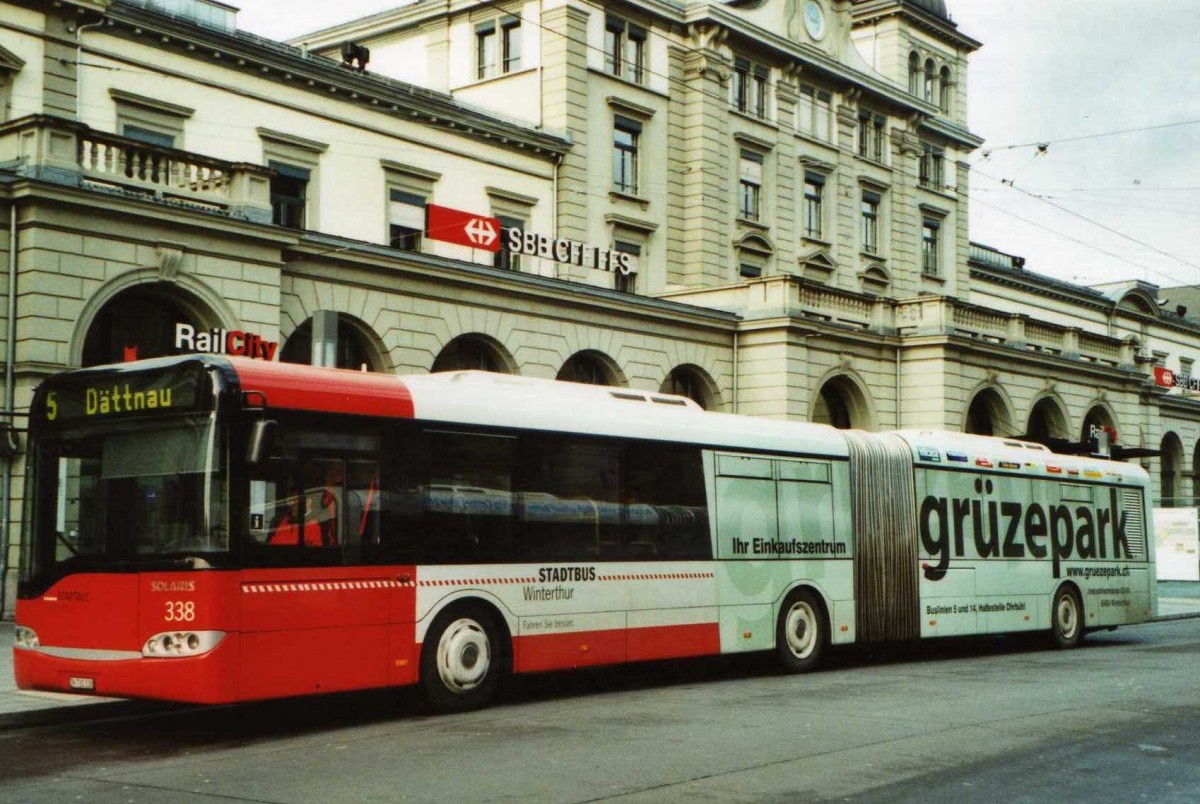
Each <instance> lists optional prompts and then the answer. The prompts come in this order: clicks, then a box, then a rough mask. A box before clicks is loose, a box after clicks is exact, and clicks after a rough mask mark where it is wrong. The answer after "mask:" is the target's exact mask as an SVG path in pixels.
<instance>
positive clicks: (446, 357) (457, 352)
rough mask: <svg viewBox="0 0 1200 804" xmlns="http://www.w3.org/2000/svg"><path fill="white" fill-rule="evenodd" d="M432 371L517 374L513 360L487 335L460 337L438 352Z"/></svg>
mask: <svg viewBox="0 0 1200 804" xmlns="http://www.w3.org/2000/svg"><path fill="white" fill-rule="evenodd" d="M430 371H432V372H434V373H437V372H441V371H492V372H496V373H498V374H515V373H516V370H515V369H514V368H513V361H512V358H510V357H509V356H508V354H507V353H506V352H505V351H504V347H502V346H501V345H500V344H499V343H497V342H496V341H494V340H492V339H491V338H488V337H487V336H485V335H478V334H469V335H459V336H458V337H457V338H454V339H453V340H451V341H450V343H448V344H446V345H445V347H443V348H442V351H440V352H438V356H437V358H436V359H435V360H434V361H433V368H432V369H430Z"/></svg>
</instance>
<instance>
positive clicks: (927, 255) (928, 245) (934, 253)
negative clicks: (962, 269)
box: [921, 218, 942, 276]
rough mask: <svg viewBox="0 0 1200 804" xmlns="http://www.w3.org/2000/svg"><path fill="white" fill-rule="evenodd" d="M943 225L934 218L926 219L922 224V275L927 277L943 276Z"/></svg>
mask: <svg viewBox="0 0 1200 804" xmlns="http://www.w3.org/2000/svg"><path fill="white" fill-rule="evenodd" d="M941 225H942V224H941V221H939V220H936V219H934V218H925V219H924V220H923V221H922V224H921V273H923V274H925V275H926V276H940V275H941V270H942V266H941V257H940V251H941V248H940V236H941V235H940V232H941Z"/></svg>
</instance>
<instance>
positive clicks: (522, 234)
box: [425, 204, 637, 275]
mask: <svg viewBox="0 0 1200 804" xmlns="http://www.w3.org/2000/svg"><path fill="white" fill-rule="evenodd" d="M425 236H426V237H428V238H431V239H433V240H441V241H444V242H446V243H456V244H458V245H460V246H467V247H469V248H479V249H483V250H484V251H501V250H504V251H508V252H510V253H512V254H524V255H526V256H529V257H540V258H542V259H546V260H554V261H555V262H567V263H571V264H572V265H580V266H582V267H584V268H596V269H598V270H601V271H609V272H612V273H619V274H625V275H628V274H635V273H637V255H636V254H630V253H628V252H625V251H617V250H616V249H608V248H600V247H599V246H593V245H589V244H587V243H580V242H577V241H575V240H567V239H565V238H554V237H549V236H548V235H544V234H537V233H536V232H526V231H524V230H523V229H517V228H515V227H507V228H506V227H504V226H502V225H501V224H500V219H499V218H491V217H488V216H486V215H476V214H475V213H473V212H464V211H463V210H461V209H451V208H450V207H442V206H438V205H437V204H426V205H425Z"/></svg>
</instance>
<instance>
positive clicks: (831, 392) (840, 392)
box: [812, 376, 872, 430]
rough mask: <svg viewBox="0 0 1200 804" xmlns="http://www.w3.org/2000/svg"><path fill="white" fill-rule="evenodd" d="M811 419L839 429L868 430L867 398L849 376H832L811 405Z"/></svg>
mask: <svg viewBox="0 0 1200 804" xmlns="http://www.w3.org/2000/svg"><path fill="white" fill-rule="evenodd" d="M812 421H813V422H814V423H816V424H829V425H832V426H833V427H836V428H838V429H839V430H850V429H855V430H870V429H871V427H872V422H871V412H870V407H869V406H868V404H867V398H866V396H865V395H864V394H863V392H862V389H860V388H859V387H858V385H857V383H855V382H854V381H853V380H851V379H850V378H849V377H845V376H842V377H833V378H831V379H829V380H827V381H826V382H825V384H824V385H822V386H821V390H820V392H819V393H818V394H817V399H816V402H815V404H814V405H813V412H812Z"/></svg>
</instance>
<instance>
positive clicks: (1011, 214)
mask: <svg viewBox="0 0 1200 804" xmlns="http://www.w3.org/2000/svg"><path fill="white" fill-rule="evenodd" d="M971 200H972V203H975V204H979V205H981V206H985V207H987V208H989V209H994V210H995V211H997V212H999V213H1000V214H1001V215H1007V216H1008V217H1010V218H1014V219H1016V220H1019V221H1021V222H1022V223H1027V224H1029V225H1030V226H1033V227H1035V228H1037V229H1042V230H1043V231H1046V232H1049V233H1050V234H1052V235H1055V236H1056V237H1060V238H1062V239H1063V240H1069V241H1071V242H1072V243H1076V244H1078V245H1080V246H1084V247H1085V248H1089V249H1091V250H1092V251H1097V252H1099V253H1101V254H1104V255H1105V256H1108V257H1112V258H1113V259H1116V260H1120V261H1121V262H1124V263H1127V264H1129V265H1132V266H1134V267H1135V268H1141V269H1142V270H1143V271H1146V272H1147V273H1155V274H1159V275H1160V276H1164V277H1166V278H1167V279H1171V280H1172V281H1176V280H1174V278H1173V277H1170V276H1167V275H1166V274H1162V273H1160V272H1159V271H1158V270H1157V269H1154V268H1151V267H1150V266H1148V265H1143V264H1142V263H1139V262H1136V261H1134V260H1131V259H1129V258H1128V257H1124V256H1122V255H1120V254H1115V253H1113V252H1111V251H1108V250H1106V249H1103V248H1100V247H1099V246H1097V245H1096V244H1095V243H1089V242H1088V241H1087V240H1080V239H1079V238H1078V237H1072V236H1071V235H1069V234H1064V233H1063V232H1060V231H1059V230H1057V229H1053V228H1051V227H1049V226H1047V225H1046V224H1044V223H1038V222H1037V221H1035V220H1033V219H1032V218H1026V217H1025V216H1023V215H1018V214H1017V213H1015V212H1010V211H1009V210H1007V209H1004V208H1003V207H998V206H996V205H995V204H990V203H988V202H987V201H984V200H983V199H982V198H973V199H971Z"/></svg>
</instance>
